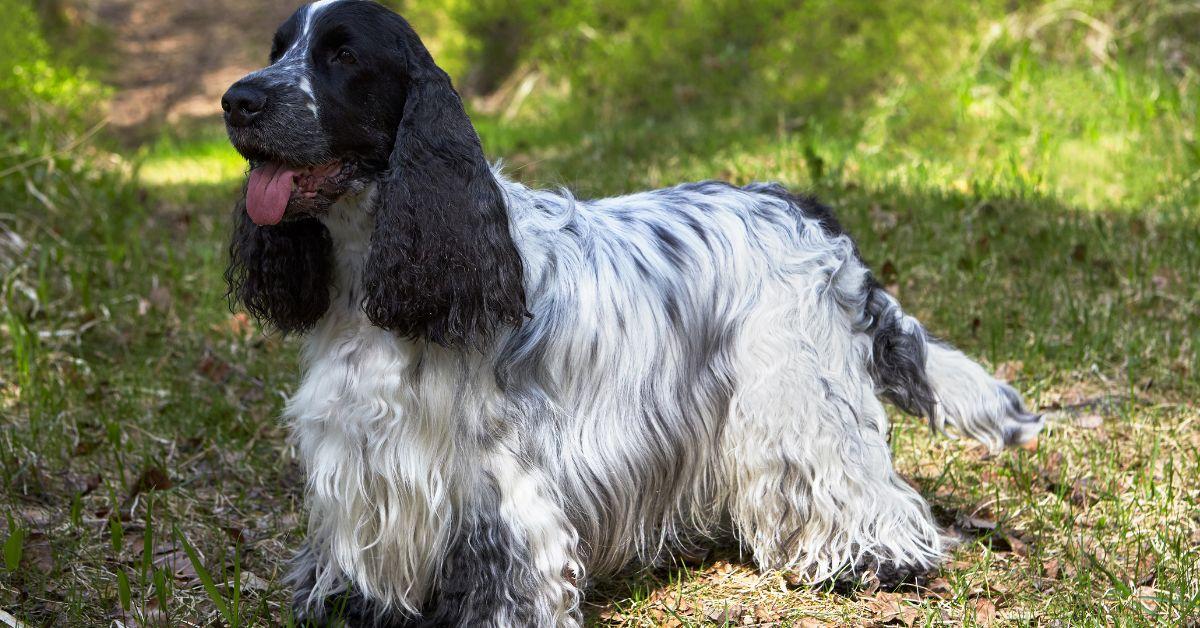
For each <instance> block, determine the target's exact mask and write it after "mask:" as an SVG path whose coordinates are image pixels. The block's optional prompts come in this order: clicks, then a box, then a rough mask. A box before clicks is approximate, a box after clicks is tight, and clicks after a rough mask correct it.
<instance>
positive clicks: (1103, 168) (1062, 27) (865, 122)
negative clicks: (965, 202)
mask: <svg viewBox="0 0 1200 628" xmlns="http://www.w3.org/2000/svg"><path fill="white" fill-rule="evenodd" d="M392 4H393V5H394V6H396V7H397V8H399V9H400V10H401V11H402V12H403V13H404V14H405V15H407V16H408V17H409V18H410V20H411V21H413V22H414V24H415V25H416V26H417V28H418V31H419V32H421V33H422V34H423V36H424V37H425V38H426V40H427V42H428V43H429V44H430V47H431V48H432V49H433V50H434V53H435V56H436V57H437V58H438V59H439V61H440V62H441V63H442V64H443V65H444V66H445V67H446V68H447V69H448V71H450V72H451V74H452V75H455V76H456V78H457V79H458V82H459V85H460V86H461V87H463V88H464V89H465V91H467V92H468V93H470V94H472V95H474V96H477V97H478V96H487V95H488V94H489V93H490V92H495V94H493V95H492V96H490V97H489V98H487V99H485V101H484V102H492V103H499V104H498V105H493V107H492V109H493V111H494V112H497V113H501V114H502V118H503V120H502V121H503V122H504V124H505V125H506V127H508V131H507V132H501V133H502V135H500V136H498V137H495V138H491V139H494V140H497V141H498V142H499V145H496V146H493V149H495V152H497V153H498V154H504V153H506V152H509V151H510V150H520V149H521V148H522V146H521V145H520V144H522V143H528V142H530V141H537V140H536V139H535V140H530V139H529V138H547V137H549V139H550V140H553V139H555V138H561V140H562V141H564V142H571V141H578V140H579V139H580V138H582V139H584V141H585V142H592V143H598V144H599V147H598V150H604V151H607V150H613V149H616V150H621V148H620V147H622V146H631V145H632V146H634V147H635V148H633V149H631V150H633V151H634V152H635V153H638V154H642V153H646V152H651V153H656V152H657V153H660V154H668V153H680V152H684V153H686V152H688V151H690V150H707V149H710V148H711V147H712V146H714V145H717V146H719V145H721V144H728V143H739V142H746V141H748V140H749V139H752V138H758V139H762V138H770V139H773V140H780V139H786V140H787V141H788V142H790V143H791V144H792V145H793V147H795V148H798V149H799V151H800V152H801V153H803V154H805V155H807V158H806V160H807V166H808V167H807V175H808V177H809V178H813V177H816V178H820V177H822V176H825V175H827V174H828V175H833V176H834V177H836V178H840V179H841V180H861V179H864V178H865V181H863V182H865V183H871V182H875V183H883V182H893V183H903V184H909V185H911V184H914V183H915V184H918V185H921V184H922V183H927V184H929V185H932V186H934V187H943V188H944V187H946V186H953V187H956V188H976V189H980V190H981V191H987V190H996V191H1003V192H1005V193H1015V192H1022V193H1027V192H1033V193H1038V194H1046V195H1054V196H1060V197H1062V199H1063V200H1064V201H1066V202H1068V203H1070V204H1075V205H1083V206H1089V207H1097V208H1099V207H1104V208H1110V207H1128V208H1137V207H1141V206H1143V205H1146V204H1159V203H1161V202H1164V201H1165V200H1168V199H1167V198H1166V197H1170V196H1172V195H1173V194H1176V193H1178V192H1179V191H1180V189H1179V187H1180V184H1181V182H1183V184H1184V185H1185V186H1191V188H1195V187H1196V185H1197V181H1195V180H1192V181H1190V183H1189V182H1187V180H1188V177H1191V176H1192V175H1193V173H1194V172H1195V171H1196V169H1197V168H1198V167H1200V148H1198V146H1200V145H1198V144H1197V137H1196V127H1197V126H1198V122H1200V106H1198V101H1200V89H1198V88H1197V85H1198V81H1200V76H1198V75H1197V71H1198V68H1200V5H1197V4H1195V3H1194V2H1181V1H1178V0H1150V1H1147V2H1138V3H1129V2H1119V1H1116V0H1079V1H1075V2H1062V1H1056V2H1019V3H1014V2H1010V1H1007V0H982V1H980V2H938V3H927V2H926V3H918V2H909V1H903V0H889V1H884V2H874V1H867V0H817V1H812V2H802V3H797V2H792V1H789V0H763V1H759V2H753V3H746V2H736V1H732V0H716V1H699V0H676V1H674V2H651V1H649V0H609V1H607V2H591V1H586V0H568V1H566V2H549V1H548V0H484V1H482V2H474V1H469V0H450V1H449V2H445V3H438V4H436V5H434V4H433V3H426V2H420V1H415V0H410V1H408V2H393V3H392ZM481 75H482V76H481ZM523 83H528V84H523ZM522 123H524V125H523V126H521V125H522ZM514 125H517V126H514ZM506 138H512V140H511V141H509V140H508V139H506ZM517 138H520V139H519V140H518V139H517Z"/></svg>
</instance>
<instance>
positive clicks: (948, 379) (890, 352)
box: [866, 280, 1044, 450]
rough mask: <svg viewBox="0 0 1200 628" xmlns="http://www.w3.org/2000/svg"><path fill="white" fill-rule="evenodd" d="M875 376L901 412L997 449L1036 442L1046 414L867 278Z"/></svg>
mask: <svg viewBox="0 0 1200 628" xmlns="http://www.w3.org/2000/svg"><path fill="white" fill-rule="evenodd" d="M868 281H869V285H868V287H867V290H868V296H867V304H866V309H867V314H868V315H869V317H870V318H869V321H870V324H869V326H868V328H867V333H868V334H869V335H870V336H871V362H870V365H869V366H870V372H871V378H872V380H873V381H874V383H875V390H876V392H877V393H878V394H879V395H880V396H882V397H883V398H884V399H886V400H888V401H889V402H891V403H893V404H895V405H896V407H898V408H900V409H901V410H903V411H905V412H907V413H909V414H912V415H916V416H923V417H926V418H927V419H928V420H929V425H930V427H932V428H933V429H934V430H936V431H939V432H945V431H946V426H947V425H949V426H951V427H953V428H954V429H955V430H956V431H958V432H960V433H962V434H965V435H966V436H970V437H971V438H974V439H975V440H978V441H979V442H981V443H983V444H985V445H987V446H988V447H989V448H991V449H992V450H996V449H1000V448H1001V447H1003V446H1006V445H1018V444H1022V443H1025V442H1028V441H1030V440H1032V439H1033V438H1034V437H1036V436H1037V434H1038V432H1040V431H1041V429H1042V427H1043V425H1044V424H1043V419H1042V417H1041V416H1038V415H1034V414H1030V413H1029V412H1027V411H1026V410H1025V403H1024V402H1023V401H1022V400H1021V396H1020V395H1019V394H1017V392H1016V391H1015V390H1013V389H1012V387H1010V386H1008V385H1007V384H1004V383H1002V382H999V381H996V380H995V379H993V378H992V377H991V376H990V375H988V373H987V371H985V370H984V369H983V367H982V366H980V365H979V364H977V363H976V362H975V361H973V360H971V359H970V358H968V357H967V356H965V355H963V354H962V352H960V351H959V350H957V349H955V348H954V347H952V346H950V345H949V344H946V343H944V342H942V341H940V340H937V339H934V338H931V337H930V335H929V333H928V332H926V331H925V327H924V326H922V325H921V323H920V322H918V321H917V319H915V318H913V317H911V316H908V315H907V314H905V313H904V310H902V309H901V308H900V303H899V302H897V301H896V299H895V298H893V297H892V296H891V295H889V294H888V293H887V292H886V291H885V290H884V289H883V287H882V286H880V285H879V284H878V283H876V282H875V281H874V280H868Z"/></svg>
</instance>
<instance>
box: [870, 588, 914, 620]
mask: <svg viewBox="0 0 1200 628" xmlns="http://www.w3.org/2000/svg"><path fill="white" fill-rule="evenodd" d="M903 602H904V598H903V597H902V596H900V595H899V594H896V593H889V592H886V591H884V592H880V593H876V594H875V595H874V596H873V597H871V598H870V599H868V600H867V602H866V606H867V609H869V610H870V611H871V613H872V614H873V615H874V616H875V620H876V621H878V622H879V623H881V624H886V623H889V622H891V621H895V620H897V619H900V618H901V616H902V615H903V614H904V606H905V605H904V603H903Z"/></svg>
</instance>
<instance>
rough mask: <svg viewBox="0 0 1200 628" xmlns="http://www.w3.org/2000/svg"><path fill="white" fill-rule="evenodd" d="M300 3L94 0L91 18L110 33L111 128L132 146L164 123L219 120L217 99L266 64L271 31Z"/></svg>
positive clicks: (288, 0) (275, 0)
mask: <svg viewBox="0 0 1200 628" xmlns="http://www.w3.org/2000/svg"><path fill="white" fill-rule="evenodd" d="M298 5H299V3H298V2H297V1H296V0H256V1H254V2H246V1H244V0H204V1H203V2H153V1H147V0H94V1H93V2H91V3H90V11H91V12H92V14H93V19H95V20H96V22H97V23H99V24H100V25H102V26H104V27H105V28H107V29H109V30H110V31H111V32H112V34H113V42H114V48H115V50H114V52H115V54H116V62H115V63H114V64H113V67H114V70H113V75H112V76H111V81H112V83H113V85H115V86H116V88H117V93H116V94H115V95H114V97H113V99H112V105H111V111H110V116H111V120H112V126H113V129H114V130H115V131H116V132H117V133H118V134H120V135H121V136H122V137H124V138H126V139H129V140H132V141H135V142H136V141H139V140H143V139H146V138H147V137H150V136H152V135H153V134H154V133H155V132H156V131H157V130H158V128H159V127H160V126H161V125H163V124H179V123H186V122H189V121H194V120H199V119H206V118H216V117H217V116H219V115H220V111H221V109H220V99H221V94H223V93H224V92H225V90H226V89H227V88H228V87H229V85H231V84H232V83H233V82H234V81H236V80H237V79H238V78H240V77H241V76H243V75H244V74H246V73H247V72H249V71H251V70H253V69H255V68H257V67H261V66H262V65H263V64H264V63H265V62H266V58H267V52H268V50H269V48H270V41H271V40H270V38H271V34H272V33H273V32H274V31H275V28H276V27H278V26H279V24H280V23H282V21H283V20H284V19H286V18H287V16H288V15H290V14H291V12H292V11H295V10H296V7H297V6H298Z"/></svg>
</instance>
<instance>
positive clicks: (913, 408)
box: [866, 279, 937, 418]
mask: <svg viewBox="0 0 1200 628" xmlns="http://www.w3.org/2000/svg"><path fill="white" fill-rule="evenodd" d="M866 288H867V290H868V291H869V295H868V297H867V314H869V315H870V316H871V325H870V327H868V328H867V333H869V334H870V335H871V338H872V340H871V342H872V351H871V354H872V355H871V357H872V360H871V379H872V380H874V381H875V387H876V389H878V390H879V391H880V394H882V395H883V397H884V398H885V399H887V400H888V401H890V402H892V403H893V404H895V406H896V407H897V408H900V409H901V410H903V411H905V412H907V413H908V414H912V415H914V416H922V417H926V418H932V417H933V413H934V412H935V409H936V407H937V402H936V398H935V397H934V395H933V388H932V387H930V385H929V379H928V376H927V375H926V373H925V361H926V357H927V353H928V352H927V350H926V340H925V337H924V334H916V333H912V332H911V331H909V330H905V329H904V328H903V327H901V325H900V323H899V321H898V320H897V316H896V315H897V314H898V313H899V312H898V311H897V309H896V307H895V305H894V304H893V303H892V302H891V301H889V300H888V299H887V296H886V293H885V292H884V291H883V288H882V287H881V286H880V285H879V284H878V283H877V282H876V281H875V280H874V279H869V280H868V281H867V286H866Z"/></svg>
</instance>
